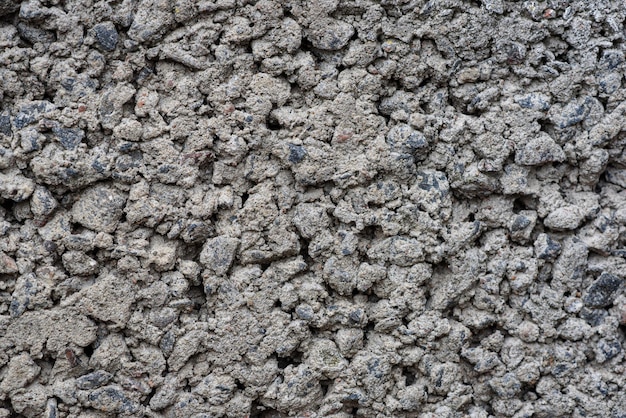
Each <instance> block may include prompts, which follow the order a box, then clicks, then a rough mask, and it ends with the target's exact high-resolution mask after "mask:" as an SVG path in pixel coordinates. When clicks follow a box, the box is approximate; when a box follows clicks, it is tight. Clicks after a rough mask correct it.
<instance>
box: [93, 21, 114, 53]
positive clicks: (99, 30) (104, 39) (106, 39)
mask: <svg viewBox="0 0 626 418" xmlns="http://www.w3.org/2000/svg"><path fill="white" fill-rule="evenodd" d="M93 33H94V36H95V38H96V41H98V46H99V47H100V48H101V49H103V50H105V51H113V50H115V48H116V47H117V42H118V40H119V35H118V34H117V30H116V29H115V25H114V24H113V22H103V23H98V24H97V25H95V26H94V27H93Z"/></svg>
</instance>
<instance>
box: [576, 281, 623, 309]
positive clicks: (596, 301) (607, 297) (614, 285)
mask: <svg viewBox="0 0 626 418" xmlns="http://www.w3.org/2000/svg"><path fill="white" fill-rule="evenodd" d="M622 282H623V280H622V279H621V278H619V277H617V276H614V275H613V274H610V273H606V272H605V273H602V274H601V275H600V277H598V279H597V280H596V281H595V282H594V283H593V284H592V285H591V286H590V287H589V289H587V292H586V294H585V296H584V297H583V302H584V303H585V305H586V306H589V307H591V308H605V307H607V306H609V305H611V304H612V303H613V299H614V298H615V296H616V293H617V290H618V289H619V288H620V286H621V285H622Z"/></svg>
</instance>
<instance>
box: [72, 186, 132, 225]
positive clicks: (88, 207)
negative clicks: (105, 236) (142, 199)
mask: <svg viewBox="0 0 626 418" xmlns="http://www.w3.org/2000/svg"><path fill="white" fill-rule="evenodd" d="M125 205H126V194H125V193H123V192H120V191H117V190H115V189H113V188H112V187H109V186H104V185H98V186H94V187H93V188H91V189H89V190H87V191H86V192H85V193H84V194H83V195H82V196H81V198H80V199H79V200H78V201H77V202H76V203H74V205H73V206H72V218H73V219H74V221H75V222H78V223H80V224H81V225H83V226H84V227H86V228H89V229H92V230H94V231H103V232H113V231H115V228H116V227H117V224H118V223H119V221H120V219H121V217H122V214H123V209H124V206H125Z"/></svg>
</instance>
